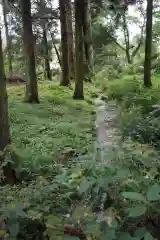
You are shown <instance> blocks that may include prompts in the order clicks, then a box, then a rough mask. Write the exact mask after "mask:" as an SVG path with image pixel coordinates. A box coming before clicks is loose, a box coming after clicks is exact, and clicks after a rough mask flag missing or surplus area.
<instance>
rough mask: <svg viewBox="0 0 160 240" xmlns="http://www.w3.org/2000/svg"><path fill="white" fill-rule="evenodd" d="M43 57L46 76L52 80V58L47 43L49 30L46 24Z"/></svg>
mask: <svg viewBox="0 0 160 240" xmlns="http://www.w3.org/2000/svg"><path fill="white" fill-rule="evenodd" d="M43 55H44V65H45V76H46V77H47V79H48V80H52V72H51V68H50V61H49V59H50V56H49V49H48V41H47V30H46V27H45V24H44V27H43Z"/></svg>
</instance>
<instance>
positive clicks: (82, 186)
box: [78, 180, 93, 194]
mask: <svg viewBox="0 0 160 240" xmlns="http://www.w3.org/2000/svg"><path fill="white" fill-rule="evenodd" d="M92 184H93V183H91V182H89V181H88V180H85V181H83V182H82V183H81V184H80V186H79V190H78V191H79V193H80V194H82V193H85V192H86V191H87V190H88V189H89V188H90V186H91V185H92Z"/></svg>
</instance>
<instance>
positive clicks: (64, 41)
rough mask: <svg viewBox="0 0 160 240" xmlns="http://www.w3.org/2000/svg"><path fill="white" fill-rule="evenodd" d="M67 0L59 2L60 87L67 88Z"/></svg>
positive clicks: (68, 81)
mask: <svg viewBox="0 0 160 240" xmlns="http://www.w3.org/2000/svg"><path fill="white" fill-rule="evenodd" d="M67 2H68V0H59V7H60V23H61V48H62V79H61V83H60V85H61V86H68V85H69V84H70V70H69V47H68V33H67V11H66V6H67Z"/></svg>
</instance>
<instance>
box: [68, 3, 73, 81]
mask: <svg viewBox="0 0 160 240" xmlns="http://www.w3.org/2000/svg"><path fill="white" fill-rule="evenodd" d="M66 14H67V34H68V51H69V52H68V54H69V70H70V71H69V74H70V79H71V80H72V79H75V59H74V44H73V27H72V3H71V0H68V1H67V3H66Z"/></svg>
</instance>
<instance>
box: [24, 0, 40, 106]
mask: <svg viewBox="0 0 160 240" xmlns="http://www.w3.org/2000/svg"><path fill="white" fill-rule="evenodd" d="M21 11H22V24H23V43H24V55H25V59H26V75H27V81H26V96H25V101H26V102H29V103H39V98H38V87H37V76H36V64H35V53H34V42H35V41H34V36H33V31H32V18H31V3H30V0H22V1H21Z"/></svg>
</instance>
